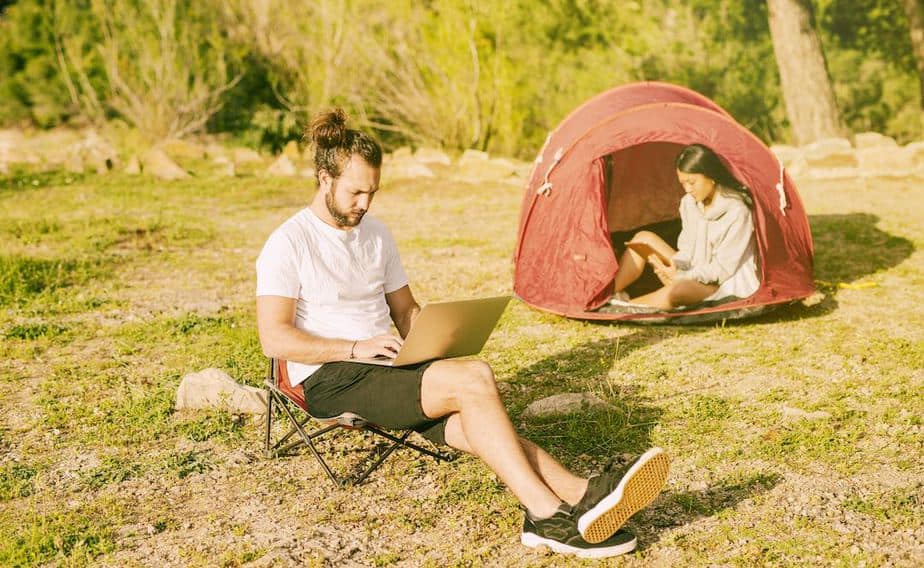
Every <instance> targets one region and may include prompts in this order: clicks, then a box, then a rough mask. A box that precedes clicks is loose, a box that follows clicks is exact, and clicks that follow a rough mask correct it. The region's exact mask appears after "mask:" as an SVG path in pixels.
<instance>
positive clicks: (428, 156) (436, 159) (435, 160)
mask: <svg viewBox="0 0 924 568" xmlns="http://www.w3.org/2000/svg"><path fill="white" fill-rule="evenodd" d="M414 159H415V160H417V161H418V162H420V163H421V164H442V165H444V166H448V165H450V164H452V159H450V158H449V156H448V155H447V154H446V153H445V152H443V151H441V150H437V149H435V148H418V149H417V151H416V152H414Z"/></svg>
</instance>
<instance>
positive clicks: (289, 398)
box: [265, 359, 452, 486]
mask: <svg viewBox="0 0 924 568" xmlns="http://www.w3.org/2000/svg"><path fill="white" fill-rule="evenodd" d="M265 386H266V390H267V397H266V440H265V452H266V456H267V457H275V456H279V455H284V454H287V453H289V452H290V451H292V450H294V449H296V448H298V447H300V446H302V445H304V446H307V447H308V450H309V451H310V452H311V454H312V455H313V456H314V457H315V458H316V459H317V460H318V463H320V464H321V467H322V468H323V469H324V472H325V473H326V474H327V476H328V477H329V478H330V479H331V481H333V482H334V484H336V485H338V486H345V485H359V484H360V483H362V482H363V481H364V480H365V479H366V478H367V477H368V476H369V474H370V473H372V472H373V471H375V469H376V468H378V467H379V466H380V465H382V462H384V461H385V459H386V458H388V456H389V455H391V453H392V452H394V451H395V450H396V449H397V448H398V447H399V446H403V447H405V448H409V449H412V450H415V451H417V452H420V453H421V454H424V455H428V456H431V457H433V458H435V459H436V460H437V461H443V460H447V461H448V460H451V459H452V457H451V456H449V455H447V454H443V453H441V452H437V451H432V450H428V449H427V448H424V447H421V446H419V445H417V444H414V443H412V442H409V441H407V438H408V436H410V434H411V432H412V431H413V430H404V431H401V432H398V433H397V434H398V435H397V436H396V435H394V434H391V433H389V432H386V431H385V430H383V429H381V428H380V427H378V426H377V425H375V424H372V423H370V422H368V421H367V420H365V419H364V418H363V417H362V416H359V415H357V414H353V413H351V412H345V413H343V414H341V415H339V416H334V417H323V418H318V417H314V416H312V415H311V412H310V410H309V409H308V404H307V403H306V401H305V397H304V394H303V392H302V389H301V388H299V387H293V386H292V384H291V383H290V382H289V374H288V371H287V370H286V362H285V361H284V360H282V359H270V361H269V371H268V372H267V376H266V381H265ZM277 406H278V407H279V410H281V411H282V415H283V416H285V417H286V420H287V421H288V423H289V425H290V426H291V428H290V429H289V431H288V432H287V433H286V434H285V435H283V436H282V437H281V438H279V439H278V440H276V441H275V442H274V441H273V440H272V430H273V411H274V407H277ZM297 414H301V415H302V416H296V415H297ZM311 420H314V421H316V422H318V423H319V426H318V427H317V428H314V429H312V430H311V431H308V429H306V428H305V426H306V425H307V423H308V422H309V421H311ZM340 428H346V429H350V430H362V431H365V432H369V433H371V434H372V435H373V436H378V437H381V438H384V439H386V440H388V441H390V444H388V445H387V447H386V448H385V449H384V451H381V452H380V453H379V455H378V457H376V456H375V454H376V453H377V450H378V445H376V446H377V447H373V448H372V449H371V450H370V452H369V453H368V455H367V460H369V461H371V463H370V464H369V465H368V466H367V467H366V468H365V469H364V470H362V471H361V473H357V474H355V475H352V476H350V475H343V476H339V477H338V476H337V475H335V474H334V472H333V470H332V469H331V467H330V466H329V465H328V463H327V461H326V460H325V459H324V458H323V456H322V455H321V452H319V451H318V447H317V446H316V445H315V441H317V440H319V439H320V438H322V437H324V436H326V435H327V434H333V433H336V430H338V429H340ZM293 436H295V439H293V440H291V441H290V439H292V437H293Z"/></svg>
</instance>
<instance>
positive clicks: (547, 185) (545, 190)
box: [536, 148, 565, 197]
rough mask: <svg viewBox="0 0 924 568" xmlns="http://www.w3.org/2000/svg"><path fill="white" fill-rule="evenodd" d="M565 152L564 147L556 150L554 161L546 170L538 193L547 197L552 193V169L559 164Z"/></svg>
mask: <svg viewBox="0 0 924 568" xmlns="http://www.w3.org/2000/svg"><path fill="white" fill-rule="evenodd" d="M564 154H565V149H564V148H559V149H558V150H556V151H555V157H554V158H553V159H552V163H551V164H550V165H549V169H547V170H546V171H545V179H544V180H543V181H544V183H543V184H542V185H540V186H539V189H537V190H536V193H538V194H539V195H545V196H546V197H548V196H549V194H551V193H552V182H550V181H549V174H551V173H552V169H553V168H555V166H557V165H558V162H560V161H561V157H562V156H563V155H564Z"/></svg>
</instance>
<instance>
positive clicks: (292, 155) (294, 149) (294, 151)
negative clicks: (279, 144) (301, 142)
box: [282, 140, 302, 162]
mask: <svg viewBox="0 0 924 568" xmlns="http://www.w3.org/2000/svg"><path fill="white" fill-rule="evenodd" d="M282 154H283V155H284V156H288V158H289V159H290V160H292V161H293V162H297V161H298V160H301V159H302V153H301V152H300V151H299V150H298V142H296V141H295V140H289V141H288V142H286V147H285V148H283V149H282Z"/></svg>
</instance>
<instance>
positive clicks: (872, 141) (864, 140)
mask: <svg viewBox="0 0 924 568" xmlns="http://www.w3.org/2000/svg"><path fill="white" fill-rule="evenodd" d="M853 143H854V146H856V148H857V149H858V150H861V149H866V148H898V142H896V141H895V139H894V138H890V137H888V136H884V135H882V134H879V133H878V132H861V133H860V134H857V135H856V136H854V137H853Z"/></svg>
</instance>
